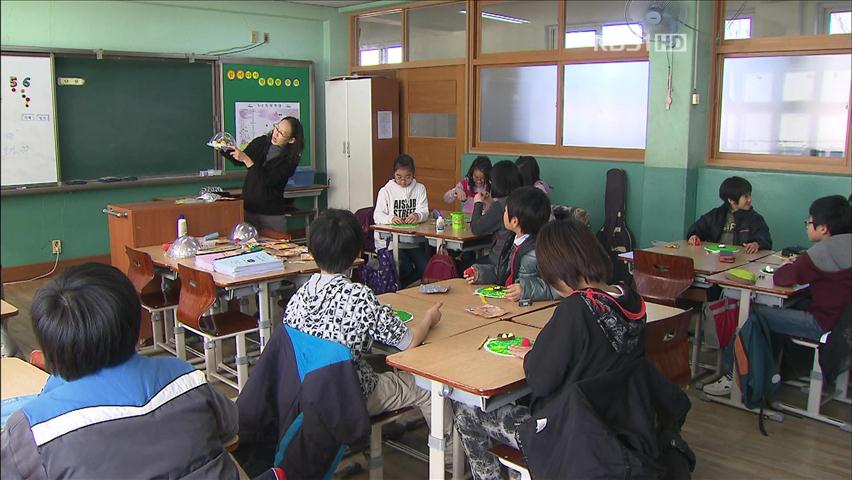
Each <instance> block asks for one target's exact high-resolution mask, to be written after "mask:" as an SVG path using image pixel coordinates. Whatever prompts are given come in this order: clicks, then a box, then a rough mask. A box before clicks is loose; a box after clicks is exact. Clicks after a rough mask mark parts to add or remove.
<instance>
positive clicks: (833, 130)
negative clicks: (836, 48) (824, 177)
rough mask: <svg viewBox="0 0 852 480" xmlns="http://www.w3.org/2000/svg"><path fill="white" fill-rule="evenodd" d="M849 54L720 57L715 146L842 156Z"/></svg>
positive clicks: (741, 150) (849, 78) (850, 76)
mask: <svg viewBox="0 0 852 480" xmlns="http://www.w3.org/2000/svg"><path fill="white" fill-rule="evenodd" d="M850 61H852V55H801V56H783V57H754V58H726V59H725V61H724V64H723V68H724V74H723V78H722V117H721V118H722V122H721V123H722V125H721V129H720V134H719V151H722V152H739V153H765V154H776V155H804V156H831V157H842V156H843V155H845V151H846V129H847V111H846V108H847V105H848V102H849V84H850V81H852V74H850V73H851V72H852V68H851V67H850Z"/></svg>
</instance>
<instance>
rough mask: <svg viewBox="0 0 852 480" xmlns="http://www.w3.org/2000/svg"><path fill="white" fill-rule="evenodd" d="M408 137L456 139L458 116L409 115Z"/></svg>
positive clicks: (440, 114)
mask: <svg viewBox="0 0 852 480" xmlns="http://www.w3.org/2000/svg"><path fill="white" fill-rule="evenodd" d="M408 136H409V137H443V138H456V114H455V113H409V114H408Z"/></svg>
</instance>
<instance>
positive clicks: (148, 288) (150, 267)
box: [124, 246, 160, 295]
mask: <svg viewBox="0 0 852 480" xmlns="http://www.w3.org/2000/svg"><path fill="white" fill-rule="evenodd" d="M124 251H125V252H126V253H127V260H129V262H128V266H127V278H129V279H130V283H132V284H133V288H135V289H136V292H137V293H139V294H140V295H142V294H144V293H150V292H155V291H157V290H159V289H160V285H159V284H158V282H155V281H154V279H155V277H157V274H156V273H155V272H154V262H153V261H152V260H151V256H150V255H148V254H147V253H145V252H140V251H139V250H134V249H132V248H130V247H128V246H125V247H124Z"/></svg>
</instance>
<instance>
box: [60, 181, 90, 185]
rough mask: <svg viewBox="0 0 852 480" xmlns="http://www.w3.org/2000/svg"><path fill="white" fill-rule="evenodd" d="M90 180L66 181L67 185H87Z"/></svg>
mask: <svg viewBox="0 0 852 480" xmlns="http://www.w3.org/2000/svg"><path fill="white" fill-rule="evenodd" d="M87 183H89V182H87V181H85V180H68V181H66V182H65V185H85V184H87Z"/></svg>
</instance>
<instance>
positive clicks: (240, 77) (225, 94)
mask: <svg viewBox="0 0 852 480" xmlns="http://www.w3.org/2000/svg"><path fill="white" fill-rule="evenodd" d="M221 75H222V81H221V85H222V101H221V105H222V123H223V125H224V130H225V131H226V132H228V133H230V134H231V135H233V136H234V139H235V140H236V141H237V144H238V145H239V146H240V148H243V147H245V145H247V144H248V142H250V141H251V140H252V139H253V138H255V137H257V136H260V135H263V134H265V133H268V132H269V131H270V130H272V125H274V124H275V123H277V122H278V120H280V119H281V118H283V117H285V116H293V117H296V118H298V119H299V121H300V122H301V123H302V127H303V128H304V131H305V150H304V151H303V152H302V160H301V162H300V165H305V166H314V165H315V162H314V139H313V133H314V128H313V127H314V111H313V105H314V102H313V99H314V91H313V87H314V86H313V63H312V62H273V61H270V62H269V63H258V62H257V59H228V60H227V61H223V62H222V65H221ZM223 164H224V166H225V169H226V170H229V171H240V170H241V168H240V167H238V166H234V165H233V164H231V162H229V161H227V160H225V161H223Z"/></svg>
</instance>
